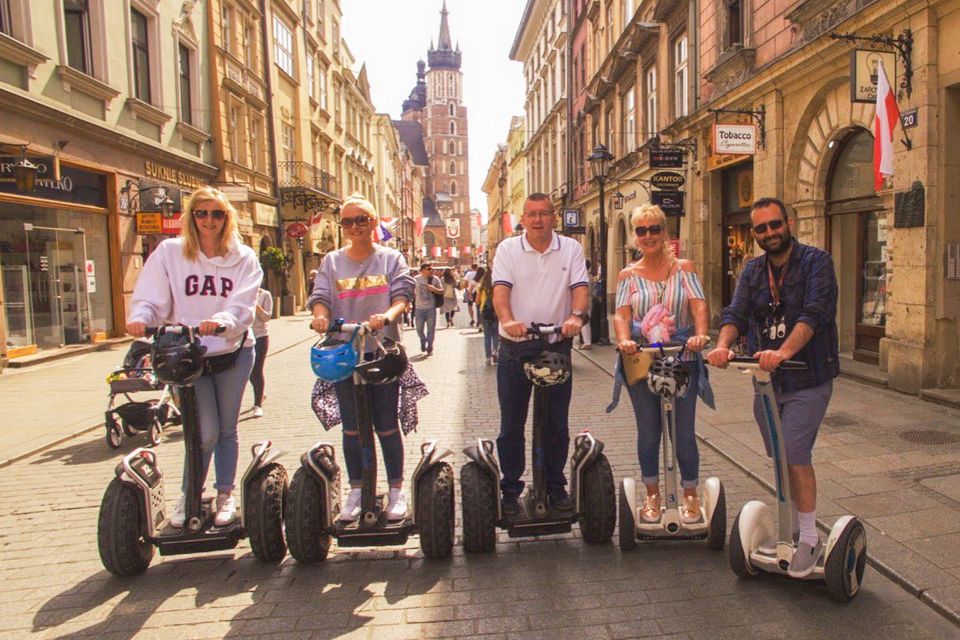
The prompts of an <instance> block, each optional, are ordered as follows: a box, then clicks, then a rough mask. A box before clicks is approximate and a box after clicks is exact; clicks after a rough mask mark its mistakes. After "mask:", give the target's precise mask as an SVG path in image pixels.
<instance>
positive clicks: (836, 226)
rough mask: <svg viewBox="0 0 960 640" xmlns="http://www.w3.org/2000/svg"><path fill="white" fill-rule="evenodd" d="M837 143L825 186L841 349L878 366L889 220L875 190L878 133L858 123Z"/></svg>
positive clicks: (883, 309) (883, 333) (842, 135)
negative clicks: (835, 281)
mask: <svg viewBox="0 0 960 640" xmlns="http://www.w3.org/2000/svg"><path fill="white" fill-rule="evenodd" d="M835 141H836V142H835V143H836V144H837V145H838V148H837V152H836V154H835V155H834V158H833V162H832V164H831V166H830V171H829V173H828V174H827V175H828V177H827V184H826V189H825V193H826V214H827V228H826V231H827V243H826V245H827V247H828V248H829V250H830V253H831V255H832V256H833V260H834V264H835V267H836V270H837V280H838V284H839V290H840V295H839V300H838V304H837V324H838V329H839V331H840V350H841V351H842V352H847V353H852V354H853V357H854V359H855V360H860V361H862V362H869V363H871V364H878V363H879V358H880V339H881V338H883V337H884V335H885V327H886V297H887V220H886V214H885V212H884V210H883V207H882V205H881V203H880V200H879V198H877V196H876V193H875V192H874V190H873V135H872V134H871V133H870V132H869V131H867V130H866V129H864V128H862V127H853V128H851V129H848V130H846V131H845V132H843V133H841V134H840V136H839V137H837V138H835Z"/></svg>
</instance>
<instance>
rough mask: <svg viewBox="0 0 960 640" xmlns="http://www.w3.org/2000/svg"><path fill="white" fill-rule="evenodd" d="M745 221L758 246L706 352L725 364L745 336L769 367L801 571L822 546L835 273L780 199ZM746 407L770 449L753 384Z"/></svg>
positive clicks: (795, 571) (801, 573)
mask: <svg viewBox="0 0 960 640" xmlns="http://www.w3.org/2000/svg"><path fill="white" fill-rule="evenodd" d="M750 222H751V224H752V225H753V230H752V233H753V237H754V239H755V240H756V241H757V243H758V244H759V245H760V247H762V248H763V251H764V253H763V255H762V256H760V257H758V258H756V259H754V260H751V261H749V262H747V264H746V266H745V267H744V269H743V271H742V272H741V274H740V278H739V280H738V281H737V288H736V290H735V292H734V294H733V300H732V301H731V302H730V305H729V306H728V307H726V308H724V310H723V312H722V313H721V315H720V336H719V338H718V339H717V348H716V349H714V350H713V351H711V352H710V354H709V355H708V356H707V359H708V360H709V362H710V364H712V365H714V366H717V367H721V368H723V367H726V366H727V364H728V363H729V361H730V360H731V359H732V358H733V357H734V353H733V351H731V349H730V347H731V345H733V344H734V342H735V341H736V340H737V338H738V337H739V336H746V338H747V348H748V351H749V353H752V354H753V355H754V357H757V358H759V360H760V363H759V364H760V368H761V369H763V370H764V371H770V372H771V373H772V376H771V378H772V382H773V389H774V393H775V394H776V397H777V409H778V410H779V412H780V420H781V423H782V426H783V437H784V440H785V444H786V451H787V470H788V475H789V477H790V486H791V488H792V489H793V500H794V504H793V508H794V516H795V517H794V522H799V527H800V528H799V531H796V532H794V535H795V538H796V539H797V540H798V546H797V552H796V553H795V554H794V556H793V560H792V561H791V563H790V567H789V569H788V574H789V575H790V576H791V577H796V578H802V577H805V576H807V575H809V574H810V573H811V572H812V571H813V569H814V567H815V565H816V562H817V559H818V558H819V557H820V551H821V548H822V542H821V540H820V535H819V534H818V533H817V513H816V507H817V477H816V473H815V471H814V467H813V445H814V443H815V442H816V439H817V433H818V432H819V430H820V424H821V423H822V422H823V417H824V415H826V412H827V406H828V405H829V403H830V397H831V395H832V394H833V379H834V378H836V377H837V376H838V375H840V360H839V353H838V351H839V344H838V337H837V335H838V334H837V321H836V316H837V278H836V272H835V271H834V267H833V259H832V258H831V257H830V254H829V253H827V252H826V251H823V250H822V249H818V248H816V247H811V246H808V245H805V244H802V243H800V242H799V241H797V240H796V239H795V238H794V237H793V235H792V233H791V231H792V221H791V220H790V218H789V216H788V215H787V208H786V206H785V205H784V204H783V202H782V201H780V200H777V199H776V198H761V199H760V200H757V201H756V202H754V203H753V207H752V209H751V211H750ZM791 359H793V360H800V361H801V362H804V363H806V365H807V369H806V370H805V371H779V370H778V369H777V367H778V366H779V365H780V363H781V362H783V361H784V360H791ZM753 411H754V416H755V418H756V421H757V424H758V426H760V433H761V435H762V436H763V439H764V445H765V446H766V449H767V455H770V452H771V443H770V442H769V441H768V439H767V438H768V436H767V433H766V430H765V429H764V427H763V425H764V424H765V419H764V416H763V413H762V411H763V409H762V401H761V397H760V394H759V391H758V392H757V393H756V394H755V397H754V405H753Z"/></svg>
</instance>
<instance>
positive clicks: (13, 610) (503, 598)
mask: <svg viewBox="0 0 960 640" xmlns="http://www.w3.org/2000/svg"><path fill="white" fill-rule="evenodd" d="M458 320H459V321H460V322H461V324H462V323H463V322H464V319H463V318H462V317H460V318H458ZM274 324H275V325H276V328H277V332H278V333H280V332H281V331H282V332H285V333H284V335H287V334H289V336H294V338H295V337H296V336H297V335H300V334H299V332H300V331H303V330H304V329H305V325H306V321H305V319H303V318H298V319H287V320H284V321H282V322H276V323H274ZM406 342H407V344H408V345H410V344H411V343H412V344H414V345H415V343H416V340H411V339H410V338H409V337H408V339H407V340H406ZM287 343H288V344H290V345H292V346H291V347H290V348H287V349H286V350H284V351H280V352H278V353H276V354H275V355H273V356H272V357H270V358H269V359H268V361H267V362H268V364H267V380H268V399H267V401H266V403H265V410H266V416H265V417H264V418H262V419H259V420H254V419H252V418H251V417H250V414H249V412H245V413H244V414H243V416H242V418H243V422H242V423H241V467H243V465H245V464H246V455H247V454H246V452H247V451H249V445H250V444H251V443H253V442H254V441H256V440H258V439H261V438H268V437H269V438H271V439H272V440H273V442H274V443H275V445H276V446H279V447H280V448H282V449H284V450H285V451H286V452H287V453H286V455H285V456H284V458H283V460H282V461H283V463H284V465H285V466H286V468H287V470H288V473H289V474H290V475H292V474H293V472H294V471H295V469H296V465H298V464H299V462H298V460H299V456H300V454H301V452H302V451H304V450H305V449H306V448H307V447H308V446H309V445H311V444H312V443H313V442H315V441H316V440H317V439H318V433H319V432H320V431H322V429H321V428H320V427H319V423H318V422H317V420H316V419H315V417H314V416H313V414H312V412H311V410H310V408H309V403H308V398H309V392H310V388H311V385H312V383H313V377H312V375H311V372H310V370H309V366H308V359H307V352H308V349H309V346H310V343H311V338H309V337H306V338H305V339H304V340H303V341H302V342H300V343H297V342H296V340H295V339H291V338H288V339H287ZM411 351H416V347H415V346H414V347H413V348H412V349H411ZM414 361H415V362H416V367H417V371H418V372H419V374H420V375H421V377H422V378H423V379H424V380H425V381H426V383H427V385H428V387H429V388H430V390H431V394H430V395H429V396H428V397H427V398H425V399H424V400H423V401H422V402H421V403H420V428H419V431H418V432H416V433H414V434H412V435H411V436H410V437H408V439H407V442H406V450H407V458H406V462H407V477H409V474H410V473H411V472H412V470H413V467H414V465H415V464H416V459H415V457H416V456H415V453H416V451H417V450H418V446H419V443H420V442H421V441H423V440H424V439H426V438H439V439H440V440H441V444H442V445H443V446H445V447H448V448H450V449H452V450H453V451H454V452H455V455H454V456H453V457H452V462H453V464H454V468H455V471H456V472H457V473H458V472H459V469H460V468H461V467H462V465H463V463H464V460H465V457H464V456H463V455H462V454H461V453H460V451H461V449H462V448H463V447H464V446H465V445H466V444H468V443H470V442H471V441H473V440H474V439H475V438H476V437H478V436H481V435H483V436H487V437H494V436H495V434H496V430H497V424H498V417H497V409H496V393H495V387H494V381H495V371H494V369H493V368H492V367H485V366H484V365H483V358H482V343H481V336H480V335H479V334H477V333H476V332H475V331H474V330H472V329H470V330H467V329H466V328H465V327H461V328H458V329H446V330H441V331H439V332H438V337H437V345H436V353H435V355H434V356H433V357H432V358H429V359H427V360H421V359H420V358H419V357H415V358H414ZM574 365H575V374H574V375H575V391H574V402H573V405H572V419H571V432H572V433H575V432H577V431H579V430H580V429H581V428H583V427H589V428H590V429H591V431H592V432H593V433H594V434H595V435H596V436H598V437H599V438H600V439H602V440H603V441H604V442H605V443H606V449H605V452H606V453H607V454H608V456H609V459H610V462H611V464H612V465H613V469H614V474H615V477H616V479H617V481H618V482H619V480H620V479H621V478H623V477H627V476H633V477H637V476H639V469H638V464H637V461H636V454H635V447H636V442H635V434H634V428H633V424H632V415H631V413H630V410H629V401H628V400H627V399H626V398H624V401H623V403H622V404H621V407H620V408H619V409H617V410H616V411H615V412H614V413H612V414H605V413H604V412H603V407H604V406H605V404H606V402H607V400H608V397H609V393H610V384H611V382H610V377H609V375H608V374H607V373H606V372H605V371H604V370H602V369H600V368H599V367H597V366H596V365H595V364H593V363H592V362H591V361H589V360H587V359H586V358H584V357H583V356H582V355H581V354H576V355H574ZM101 373H102V372H99V371H98V372H96V375H97V376H101ZM249 406H250V402H249V400H248V401H246V402H245V407H248V408H249ZM321 437H323V438H325V439H327V440H329V441H331V442H333V443H334V444H336V445H337V448H338V450H339V440H340V432H339V429H335V430H333V431H331V432H330V433H329V434H325V435H322V436H321ZM140 444H141V442H140V440H138V439H137V438H132V439H130V440H127V441H125V443H124V445H123V447H122V449H121V450H120V451H121V452H127V451H130V450H131V449H132V448H133V447H135V446H138V445H140ZM158 451H159V456H160V459H161V464H162V466H163V469H164V472H165V474H166V479H165V481H166V483H167V484H166V486H167V494H168V501H172V500H173V499H175V497H176V496H175V493H176V486H177V485H178V482H179V475H180V464H181V456H182V443H181V437H180V431H179V428H172V429H170V430H169V431H167V432H166V435H165V441H164V443H163V444H162V445H161V446H160V448H159V449H158ZM701 457H702V464H701V476H702V477H707V476H710V475H716V476H718V477H720V478H721V479H722V481H723V483H724V485H725V488H726V493H727V505H728V510H729V515H728V522H730V521H732V519H733V516H734V515H735V514H736V511H737V509H739V507H740V505H742V504H743V502H745V501H746V500H748V499H751V498H760V499H765V500H769V494H768V493H767V491H766V490H765V489H764V488H763V487H762V486H761V485H760V484H758V483H757V482H756V481H754V480H752V479H751V478H750V477H749V476H748V475H747V474H746V473H744V472H743V471H741V470H740V469H738V468H737V467H735V466H734V465H732V464H730V463H729V462H727V461H726V460H725V459H723V458H721V457H720V456H718V455H717V454H716V453H714V452H713V451H712V450H710V449H709V448H707V447H701ZM117 459H118V454H117V453H115V452H113V451H111V450H109V449H108V448H107V446H106V444H105V443H104V441H103V435H102V431H101V430H95V431H92V432H90V433H89V434H86V435H83V436H80V437H78V438H75V439H73V440H70V441H68V442H66V443H64V444H61V445H58V446H57V447H55V448H53V449H49V450H47V451H45V452H43V453H41V454H39V455H36V456H33V457H30V458H27V459H24V460H22V461H19V462H15V463H13V464H12V465H10V466H9V467H7V468H5V469H2V470H0V502H2V504H3V505H4V509H3V515H2V516H0V545H2V546H0V549H2V553H0V580H2V586H0V612H2V614H3V615H2V616H0V635H3V636H6V637H24V636H27V635H30V636H31V637H34V636H35V637H44V638H46V637H50V638H60V637H87V636H89V637H96V638H133V637H136V638H152V637H157V638H207V637H224V636H227V637H270V636H271V635H275V636H276V637H278V638H279V637H283V638H297V637H304V638H339V637H343V638H422V637H487V638H502V639H505V638H550V639H551V640H554V639H558V638H576V639H577V640H584V639H589V638H633V637H642V636H651V637H669V638H677V639H680V638H689V639H694V638H737V639H744V638H780V637H782V638H786V637H844V638H911V639H918V638H944V637H951V636H952V635H955V634H956V633H957V628H956V627H955V626H953V625H952V624H951V623H950V622H948V621H947V620H946V619H945V618H943V617H941V616H940V615H939V614H937V613H936V612H934V611H933V610H932V609H930V608H929V607H928V606H927V605H925V604H924V603H922V602H920V601H919V600H918V599H917V598H916V597H915V596H913V595H911V594H910V593H908V592H907V591H905V590H903V589H902V588H901V587H900V586H898V585H896V584H894V583H892V582H891V581H889V580H888V579H886V578H885V577H883V576H882V575H880V574H879V573H878V572H877V571H875V570H874V569H872V568H870V567H868V569H867V574H866V578H865V586H864V589H863V591H862V592H861V594H860V595H859V596H858V597H857V598H856V599H855V600H854V601H853V602H852V603H851V604H849V605H838V604H836V603H835V602H833V601H832V600H831V599H830V598H829V596H828V595H827V592H826V589H825V588H823V587H822V586H815V585H803V584H797V583H796V582H793V581H787V580H780V579H773V578H770V577H767V578H759V579H755V580H738V579H737V578H736V576H735V575H734V574H733V573H732V572H731V571H730V569H729V567H728V564H727V558H726V552H725V551H724V552H722V553H718V552H715V551H711V550H709V549H707V547H706V545H705V543H703V542H685V543H682V542H675V543H666V542H664V543H646V544H640V545H639V548H638V549H636V550H635V551H632V552H630V553H621V552H620V551H619V550H618V548H617V546H616V543H615V542H613V543H611V544H608V545H603V546H589V545H586V544H584V543H583V542H582V540H580V539H579V536H578V534H577V530H576V527H575V528H574V533H573V534H570V535H566V536H554V537H551V538H548V539H540V540H525V541H520V542H518V541H515V540H514V541H508V539H507V538H506V537H505V534H504V533H501V534H500V535H501V538H500V543H499V544H498V546H497V552H496V553H495V554H491V555H487V556H481V557H477V556H465V555H464V554H463V552H462V549H461V548H460V546H459V535H460V529H459V525H458V529H457V534H458V541H457V542H458V544H457V546H456V547H455V550H454V557H453V558H452V559H450V560H448V561H427V560H425V559H424V558H423V557H422V554H421V553H420V551H419V548H418V544H419V542H418V539H417V538H416V537H414V538H411V540H410V541H409V542H408V544H407V545H406V547H404V548H401V549H376V550H374V549H360V550H342V549H336V548H335V549H334V550H333V552H332V553H331V556H330V558H329V559H328V560H327V562H325V563H323V564H319V565H313V566H300V565H298V564H297V563H296V562H295V561H294V560H293V559H292V558H290V557H289V556H288V557H287V558H286V559H285V560H284V562H283V563H282V564H280V565H279V566H273V565H264V564H261V563H259V562H258V561H257V560H256V559H254V557H253V556H252V554H251V553H250V549H249V545H248V544H247V543H246V541H244V542H242V543H241V544H240V546H239V547H238V548H237V549H236V550H235V551H234V552H219V553H211V554H206V555H197V556H174V557H168V558H160V557H159V556H156V557H155V558H154V561H153V564H152V566H151V567H150V569H149V570H148V571H147V573H146V574H144V575H142V576H139V577H135V578H130V579H118V578H114V577H112V576H110V575H109V574H107V573H106V572H105V571H104V570H103V569H102V567H101V565H100V560H99V557H98V555H97V544H96V526H97V525H96V523H97V511H98V508H99V502H100V498H101V495H102V493H103V490H104V488H105V487H106V485H107V483H108V482H109V480H110V478H111V477H112V474H113V468H114V466H115V464H116V461H117ZM381 475H382V473H381ZM381 484H383V482H381ZM458 493H459V485H458ZM457 513H458V520H459V496H458V507H457ZM615 540H616V536H614V541H615Z"/></svg>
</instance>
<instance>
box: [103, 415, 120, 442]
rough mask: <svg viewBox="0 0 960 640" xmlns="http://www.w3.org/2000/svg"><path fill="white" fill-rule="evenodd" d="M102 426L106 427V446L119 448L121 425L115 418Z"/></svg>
mask: <svg viewBox="0 0 960 640" xmlns="http://www.w3.org/2000/svg"><path fill="white" fill-rule="evenodd" d="M104 426H105V427H106V428H107V446H108V447H110V448H111V449H119V448H120V445H122V444H123V427H121V426H120V424H119V423H117V421H116V420H108V421H107V422H106V424H105V425H104Z"/></svg>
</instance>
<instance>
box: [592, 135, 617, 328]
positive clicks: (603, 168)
mask: <svg viewBox="0 0 960 640" xmlns="http://www.w3.org/2000/svg"><path fill="white" fill-rule="evenodd" d="M587 160H589V161H590V169H591V171H592V172H593V179H594V180H596V181H597V187H599V189H600V259H599V260H598V261H597V262H598V263H599V265H598V266H599V269H600V337H599V339H597V340H596V343H597V344H600V345H608V344H610V327H609V326H608V324H609V322H608V320H607V209H606V203H605V202H604V200H605V196H604V192H603V187H604V184H605V183H606V181H607V174H608V173H609V172H610V163H611V162H612V161H613V154H612V153H610V151H609V150H607V148H606V147H605V146H604V145H602V144H598V145H597V146H595V147H594V148H593V152H592V153H591V154H590V155H589V156H587Z"/></svg>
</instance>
